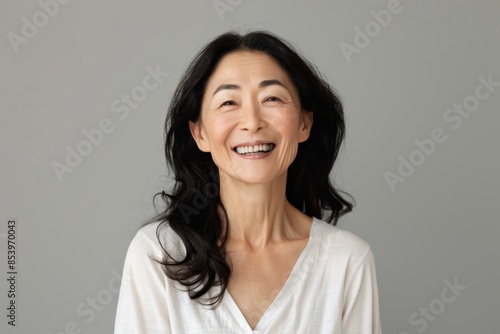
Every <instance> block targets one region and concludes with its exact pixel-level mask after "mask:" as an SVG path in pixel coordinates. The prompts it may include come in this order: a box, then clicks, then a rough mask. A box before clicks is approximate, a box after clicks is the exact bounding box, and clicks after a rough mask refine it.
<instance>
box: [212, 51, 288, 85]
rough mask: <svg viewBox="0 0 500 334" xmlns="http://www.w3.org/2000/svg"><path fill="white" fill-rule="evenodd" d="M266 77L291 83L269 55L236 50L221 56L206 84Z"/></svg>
mask: <svg viewBox="0 0 500 334" xmlns="http://www.w3.org/2000/svg"><path fill="white" fill-rule="evenodd" d="M266 79H278V80H282V81H284V83H285V84H289V85H292V82H291V80H290V77H289V75H288V73H286V71H285V70H283V68H282V67H281V66H280V65H279V64H278V63H277V62H276V61H275V60H274V59H273V58H272V57H271V56H269V55H267V54H266V53H263V52H255V51H237V52H232V53H229V54H227V55H225V56H224V57H222V59H221V60H220V61H219V63H218V64H217V66H216V68H215V70H214V72H213V74H212V75H211V76H210V79H209V80H208V86H209V87H210V86H211V85H217V84H221V83H236V82H237V81H244V80H252V81H253V80H266Z"/></svg>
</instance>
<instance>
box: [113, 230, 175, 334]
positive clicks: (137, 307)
mask: <svg viewBox="0 0 500 334" xmlns="http://www.w3.org/2000/svg"><path fill="white" fill-rule="evenodd" d="M160 250H161V248H160V245H159V244H158V246H157V247H155V246H154V244H153V240H151V239H150V238H148V237H147V236H146V234H145V233H144V232H143V231H139V232H138V233H137V234H136V236H135V237H134V238H133V239H132V242H131V243H130V245H129V248H128V251H127V255H126V258H125V264H124V267H123V276H122V283H121V287H120V294H119V298H118V307H117V311H116V318H115V330H114V333H115V334H129V333H130V334H132V333H133V334H155V333H162V334H165V333H166V334H168V333H171V330H170V323H169V315H168V310H167V303H166V300H165V291H166V289H165V284H166V276H165V274H164V273H163V271H162V268H161V265H160V264H159V263H158V262H156V261H155V260H153V259H152V258H151V257H150V255H151V256H154V257H155V258H161V256H162V254H161V251H160Z"/></svg>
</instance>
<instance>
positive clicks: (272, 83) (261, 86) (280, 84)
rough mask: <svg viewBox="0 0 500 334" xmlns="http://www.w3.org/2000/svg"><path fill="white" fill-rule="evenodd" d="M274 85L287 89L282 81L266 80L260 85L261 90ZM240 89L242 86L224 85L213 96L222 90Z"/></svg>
mask: <svg viewBox="0 0 500 334" xmlns="http://www.w3.org/2000/svg"><path fill="white" fill-rule="evenodd" d="M272 85H279V86H281V87H284V88H286V86H285V85H284V84H283V83H282V82H281V81H279V80H277V79H269V80H264V81H261V82H260V83H259V87H260V88H264V87H268V86H272ZM240 88H241V87H240V86H238V85H234V84H223V85H220V86H219V87H217V89H216V90H215V92H214V94H213V95H215V94H217V93H218V92H220V91H221V90H224V89H240ZM213 95H212V96H213Z"/></svg>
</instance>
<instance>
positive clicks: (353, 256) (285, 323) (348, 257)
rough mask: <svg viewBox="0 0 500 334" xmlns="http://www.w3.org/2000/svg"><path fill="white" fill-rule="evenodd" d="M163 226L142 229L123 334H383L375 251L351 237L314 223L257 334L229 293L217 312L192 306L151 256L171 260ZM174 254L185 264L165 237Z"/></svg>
mask: <svg viewBox="0 0 500 334" xmlns="http://www.w3.org/2000/svg"><path fill="white" fill-rule="evenodd" d="M157 226H158V223H153V224H150V225H147V226H145V227H143V228H141V229H140V230H139V231H138V233H137V234H136V236H135V237H134V238H133V240H132V242H131V243H130V246H129V249H128V252H127V255H126V259H125V265H124V269H123V278H122V285H121V288H120V296H119V300H118V308H117V313H116V320H115V334H128V333H130V334H132V333H133V334H146V333H147V334H155V333H175V334H205V333H214V334H221V333H243V334H247V333H248V334H253V333H261V334H264V333H266V334H280V333H294V334H295V333H300V334H306V333H311V334H354V333H356V334H380V333H381V326H380V319H379V301H378V289H377V279H376V273H375V262H374V258H373V254H372V251H371V249H370V247H369V245H368V244H367V243H366V242H365V241H364V240H362V239H361V238H359V237H358V236H356V235H354V234H353V233H351V232H348V231H345V230H343V229H341V228H339V227H337V226H333V225H330V224H328V223H326V222H324V221H322V220H319V219H317V218H313V222H312V226H311V231H310V237H309V241H308V243H307V245H306V247H305V248H304V250H303V251H302V253H301V255H300V257H299V259H298V260H297V263H296V264H295V267H294V268H293V270H292V272H291V273H290V276H289V278H288V280H287V281H286V283H285V285H284V287H283V289H282V290H281V291H280V293H279V294H278V296H277V297H276V299H275V300H274V301H273V303H272V304H271V306H270V307H269V308H268V309H267V311H266V312H265V313H264V315H263V316H262V318H261V319H260V321H259V323H258V324H257V326H256V328H255V329H253V330H252V329H251V328H250V326H249V325H248V323H247V321H246V320H245V318H244V316H243V314H242V313H241V312H240V310H239V309H238V307H237V305H236V303H235V302H234V300H233V299H232V298H231V295H230V294H229V293H228V292H227V291H226V293H225V295H224V298H223V300H222V302H221V304H220V305H219V307H217V308H216V309H210V308H208V307H206V306H203V305H201V304H200V303H198V302H197V301H196V300H191V299H190V298H189V295H188V293H187V292H186V291H185V288H184V287H182V286H181V285H180V284H179V283H178V282H176V281H173V280H170V279H168V278H167V277H166V276H165V274H164V272H163V271H162V268H161V266H160V265H159V264H158V263H157V262H155V261H154V260H152V259H151V258H150V257H149V255H151V256H153V257H157V258H161V257H162V256H163V253H162V252H163V250H162V248H161V246H160V244H159V242H158V240H157V237H156V228H157ZM160 231H161V234H160V235H161V240H162V243H163V245H164V246H165V248H166V249H167V251H168V252H169V253H170V254H171V255H172V256H174V258H177V259H180V258H182V255H183V254H184V250H185V248H184V245H183V244H182V241H181V240H180V238H179V237H178V235H177V234H176V233H175V232H174V231H173V230H172V229H171V228H169V227H168V225H167V226H166V227H165V228H164V229H161V230H160Z"/></svg>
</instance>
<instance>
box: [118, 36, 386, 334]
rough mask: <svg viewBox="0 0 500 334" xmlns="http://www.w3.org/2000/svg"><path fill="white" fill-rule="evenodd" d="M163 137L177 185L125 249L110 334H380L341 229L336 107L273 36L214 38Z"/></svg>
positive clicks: (366, 263) (366, 281)
mask: <svg viewBox="0 0 500 334" xmlns="http://www.w3.org/2000/svg"><path fill="white" fill-rule="evenodd" d="M165 131H166V143H165V154H166V158H167V162H168V164H169V166H170V167H171V168H172V170H173V173H174V176H175V185H174V187H173V189H172V190H171V192H170V193H166V192H161V193H159V194H158V195H160V196H161V197H162V198H163V200H164V201H165V203H166V209H165V210H164V212H162V213H160V214H159V215H157V216H156V217H153V218H152V219H151V220H150V221H149V222H148V223H147V224H146V225H145V226H143V227H142V228H141V229H140V230H139V231H138V233H137V235H136V236H135V237H134V239H133V240H132V242H131V244H130V247H129V250H128V252H127V256H126V259H125V266H124V274H123V283H122V287H121V291H120V297H119V303H118V309H117V315H116V323H115V333H273V334H274V333H363V334H368V333H377V334H378V333H380V321H379V306H378V291H377V280H376V274H375V264H374V259H373V254H372V252H371V249H370V247H369V245H368V244H367V243H366V242H365V241H364V240H362V239H360V238H359V237H357V236H355V235H354V234H352V233H350V232H347V231H344V230H342V229H340V228H338V227H337V226H335V224H336V223H337V220H338V218H339V217H340V216H341V215H343V214H345V213H347V212H349V211H350V210H351V208H352V204H351V203H350V202H349V201H347V200H346V199H344V198H343V197H342V196H341V195H340V192H339V191H338V190H336V189H335V188H334V187H333V185H332V182H331V180H330V178H329V175H330V172H331V170H332V168H333V165H334V162H335V160H336V158H337V154H338V152H339V148H340V145H341V143H342V140H343V137H344V115H343V108H342V104H341V103H340V101H339V98H338V97H337V95H336V94H335V92H334V90H333V89H332V88H331V87H330V86H329V85H328V84H327V83H326V81H325V80H323V79H322V77H321V75H320V74H319V73H318V72H317V71H316V70H315V69H314V66H312V65H311V64H310V63H308V62H307V61H306V60H304V59H303V58H302V57H300V56H299V54H298V53H297V52H296V51H295V50H294V49H293V48H292V47H291V46H290V45H289V44H288V43H287V42H285V41H283V40H282V39H280V38H278V37H276V36H274V35H272V34H270V33H267V32H252V33H248V34H246V35H239V34H236V33H227V34H224V35H221V36H218V37H217V38H216V39H214V40H213V41H212V42H210V43H209V44H208V45H207V46H206V47H205V48H204V49H203V50H201V52H200V53H199V54H198V56H197V57H196V58H195V59H194V60H193V62H192V63H191V65H190V66H189V68H188V70H187V71H186V73H185V75H184V76H183V78H182V79H181V81H180V83H179V85H178V87H177V90H176V92H175V94H174V97H173V100H172V103H171V105H170V108H169V112H168V115H167V121H166V127H165ZM207 189H215V191H207ZM203 193H205V195H202V194H203ZM328 223H330V224H328Z"/></svg>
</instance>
